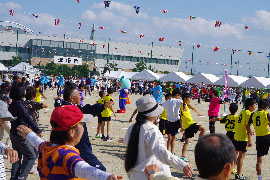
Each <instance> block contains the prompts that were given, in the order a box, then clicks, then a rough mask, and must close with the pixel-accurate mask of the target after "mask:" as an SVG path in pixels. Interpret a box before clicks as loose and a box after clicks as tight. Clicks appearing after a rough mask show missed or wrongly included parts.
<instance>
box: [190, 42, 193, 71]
mask: <svg viewBox="0 0 270 180" xmlns="http://www.w3.org/2000/svg"><path fill="white" fill-rule="evenodd" d="M193 54H194V46H192V55H191V62H192V66H191V70H190V74H191V75H193V73H194V72H193V62H194V61H193V59H194V55H193Z"/></svg>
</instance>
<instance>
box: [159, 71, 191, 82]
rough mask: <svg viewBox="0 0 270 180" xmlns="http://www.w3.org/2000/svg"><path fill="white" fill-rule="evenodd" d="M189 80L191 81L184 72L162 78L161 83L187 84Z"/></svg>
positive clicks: (172, 73)
mask: <svg viewBox="0 0 270 180" xmlns="http://www.w3.org/2000/svg"><path fill="white" fill-rule="evenodd" d="M187 80H189V77H188V76H187V75H185V74H184V73H183V72H171V73H169V74H167V75H165V76H163V77H162V78H160V81H164V82H169V81H171V82H186V81H187Z"/></svg>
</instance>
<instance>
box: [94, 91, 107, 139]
mask: <svg viewBox="0 0 270 180" xmlns="http://www.w3.org/2000/svg"><path fill="white" fill-rule="evenodd" d="M98 94H99V97H100V99H99V100H98V101H97V102H96V104H104V97H105V92H104V91H100V92H99V93H98ZM101 125H102V117H101V113H100V114H99V115H98V127H97V134H96V138H101V137H102V135H101Z"/></svg>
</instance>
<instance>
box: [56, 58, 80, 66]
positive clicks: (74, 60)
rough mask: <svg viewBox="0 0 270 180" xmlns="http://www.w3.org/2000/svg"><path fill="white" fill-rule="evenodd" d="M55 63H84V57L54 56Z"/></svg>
mask: <svg viewBox="0 0 270 180" xmlns="http://www.w3.org/2000/svg"><path fill="white" fill-rule="evenodd" d="M54 63H57V64H75V65H82V58H78V57H64V56H54Z"/></svg>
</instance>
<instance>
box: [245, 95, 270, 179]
mask: <svg viewBox="0 0 270 180" xmlns="http://www.w3.org/2000/svg"><path fill="white" fill-rule="evenodd" d="M246 101H247V100H246ZM267 108H268V103H267V101H266V100H260V101H259V103H258V111H255V112H254V113H252V115H251V118H250V120H249V122H248V126H247V129H248V132H249V133H250V125H251V124H253V126H254V129H255V132H256V150H257V164H256V171H257V175H258V180H262V162H263V156H265V155H267V154H268V151H269V147H270V132H269V126H270V116H269V113H268V112H266V110H267Z"/></svg>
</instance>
